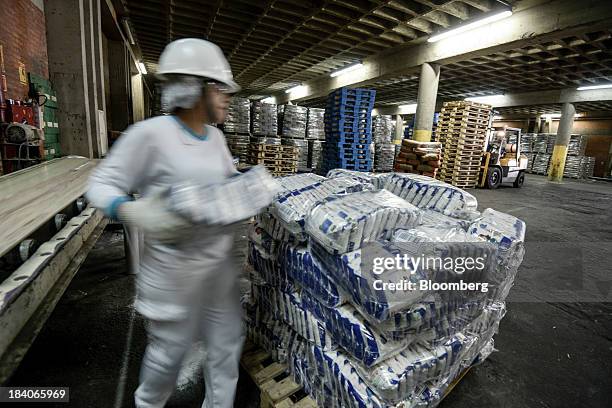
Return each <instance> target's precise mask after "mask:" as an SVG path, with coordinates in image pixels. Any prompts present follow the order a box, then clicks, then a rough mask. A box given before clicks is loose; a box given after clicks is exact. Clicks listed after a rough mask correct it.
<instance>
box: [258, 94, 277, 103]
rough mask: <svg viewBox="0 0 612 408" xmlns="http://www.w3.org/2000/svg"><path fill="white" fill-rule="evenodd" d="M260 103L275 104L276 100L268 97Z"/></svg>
mask: <svg viewBox="0 0 612 408" xmlns="http://www.w3.org/2000/svg"><path fill="white" fill-rule="evenodd" d="M261 102H262V103H276V98H275V97H274V96H268V97H267V98H264V99H262V100H261Z"/></svg>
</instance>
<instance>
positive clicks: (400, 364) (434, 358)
mask: <svg viewBox="0 0 612 408" xmlns="http://www.w3.org/2000/svg"><path fill="white" fill-rule="evenodd" d="M504 312H505V306H504V305H503V303H500V302H497V303H494V304H492V305H490V306H488V307H486V308H484V309H481V310H480V313H479V314H478V316H477V317H476V318H475V319H473V320H472V321H471V322H470V323H469V324H468V325H466V327H465V329H464V330H463V331H462V332H457V333H455V334H453V335H451V336H447V337H445V338H438V339H436V341H435V342H423V341H419V342H417V343H414V344H411V345H409V346H408V348H406V349H405V350H403V351H402V352H400V353H399V354H397V355H395V356H393V357H391V358H389V359H386V360H384V361H383V362H382V363H380V364H377V365H375V366H373V367H364V366H362V365H358V366H357V367H358V368H359V372H360V374H361V376H362V378H363V379H364V380H365V381H366V382H367V383H368V385H370V387H372V389H374V390H375V391H376V393H377V394H378V395H380V396H381V397H382V398H384V399H385V400H386V401H389V402H399V401H403V400H406V399H411V398H414V397H413V396H416V395H417V394H418V393H419V390H420V389H421V388H422V387H423V384H425V383H427V382H430V381H431V382H433V383H434V384H435V385H436V386H437V387H441V386H442V385H444V383H445V379H447V378H451V379H452V378H453V377H454V376H455V375H456V374H457V373H458V372H459V371H461V370H462V369H463V368H465V367H467V366H470V365H471V364H472V363H473V361H474V360H475V359H476V357H477V356H478V354H479V353H480V352H481V350H483V348H485V347H488V346H489V345H490V344H491V339H492V336H493V334H494V333H495V332H496V331H497V327H498V325H499V321H500V320H501V319H502V317H503V315H504ZM484 351H485V354H483V356H482V357H483V358H486V356H488V354H490V350H486V349H485V350H484ZM417 399H418V398H417Z"/></svg>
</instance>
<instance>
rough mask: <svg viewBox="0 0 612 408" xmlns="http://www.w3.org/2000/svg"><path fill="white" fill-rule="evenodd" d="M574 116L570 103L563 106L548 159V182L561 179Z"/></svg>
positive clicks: (573, 109)
mask: <svg viewBox="0 0 612 408" xmlns="http://www.w3.org/2000/svg"><path fill="white" fill-rule="evenodd" d="M575 114H576V108H575V107H574V105H572V104H571V103H565V104H563V110H562V111H561V119H560V120H559V128H558V130H557V139H556V140H555V148H554V149H553V153H552V157H551V158H550V166H549V168H548V180H550V181H561V180H562V179H563V170H564V169H565V158H566V157H567V146H568V144H569V141H570V136H571V134H572V128H573V127H574V115H575Z"/></svg>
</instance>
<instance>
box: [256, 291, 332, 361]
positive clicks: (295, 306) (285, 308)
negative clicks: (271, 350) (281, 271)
mask: <svg viewBox="0 0 612 408" xmlns="http://www.w3.org/2000/svg"><path fill="white" fill-rule="evenodd" d="M254 289H255V291H256V292H259V293H258V298H260V299H262V301H261V302H260V306H261V308H262V312H263V313H265V314H268V315H272V316H275V317H276V318H277V319H280V320H282V321H284V322H285V323H287V324H288V325H289V326H291V328H292V329H293V330H294V331H295V332H296V333H298V334H299V335H300V336H302V337H303V338H304V339H306V340H308V341H309V342H312V343H313V344H316V345H317V346H319V347H321V348H323V349H324V350H330V349H333V348H334V347H335V345H334V343H333V342H332V339H331V337H330V335H329V333H328V330H327V329H326V327H325V325H324V324H323V322H321V321H319V320H318V319H317V318H316V317H315V316H314V315H313V313H312V312H311V311H310V310H308V309H306V308H305V307H304V306H303V304H302V299H301V298H300V295H299V294H298V293H297V292H291V293H289V292H283V291H280V290H278V289H276V288H273V287H270V286H256V287H255V288H254ZM264 299H265V300H264Z"/></svg>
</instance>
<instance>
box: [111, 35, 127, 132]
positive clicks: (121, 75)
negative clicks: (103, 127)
mask: <svg viewBox="0 0 612 408" xmlns="http://www.w3.org/2000/svg"><path fill="white" fill-rule="evenodd" d="M108 64H109V70H108V78H109V84H108V86H109V87H110V100H111V101H112V103H110V106H109V107H108V109H110V117H111V121H112V123H111V125H110V126H109V127H110V129H111V130H114V131H119V132H122V131H124V130H125V129H126V128H127V127H128V126H129V124H130V123H131V119H130V117H131V111H132V104H131V102H130V88H131V86H132V85H131V80H130V77H131V75H130V72H129V70H130V65H129V64H130V60H129V56H128V51H127V48H126V47H125V44H123V42H122V41H114V40H109V41H108Z"/></svg>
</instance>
